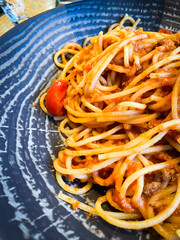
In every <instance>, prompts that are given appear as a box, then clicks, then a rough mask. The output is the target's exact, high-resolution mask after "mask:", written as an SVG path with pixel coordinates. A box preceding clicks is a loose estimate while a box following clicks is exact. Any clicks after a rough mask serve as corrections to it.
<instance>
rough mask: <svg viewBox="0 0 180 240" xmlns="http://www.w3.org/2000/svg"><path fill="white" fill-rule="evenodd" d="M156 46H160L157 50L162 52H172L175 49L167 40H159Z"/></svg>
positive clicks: (169, 40) (170, 41) (172, 43)
mask: <svg viewBox="0 0 180 240" xmlns="http://www.w3.org/2000/svg"><path fill="white" fill-rule="evenodd" d="M158 45H159V46H160V47H158V50H160V51H163V52H169V51H173V50H174V49H175V48H176V46H175V44H174V42H173V41H172V40H171V39H169V38H163V39H161V40H159V42H158Z"/></svg>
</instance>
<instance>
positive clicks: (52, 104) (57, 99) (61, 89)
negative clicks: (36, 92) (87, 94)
mask: <svg viewBox="0 0 180 240" xmlns="http://www.w3.org/2000/svg"><path fill="white" fill-rule="evenodd" d="M66 89H67V82H66V81H62V80H61V81H60V80H56V81H54V82H53V84H52V85H51V87H50V88H49V89H48V91H47V95H46V108H47V110H48V112H49V113H50V114H51V115H53V116H61V115H63V114H64V98H65V95H66Z"/></svg>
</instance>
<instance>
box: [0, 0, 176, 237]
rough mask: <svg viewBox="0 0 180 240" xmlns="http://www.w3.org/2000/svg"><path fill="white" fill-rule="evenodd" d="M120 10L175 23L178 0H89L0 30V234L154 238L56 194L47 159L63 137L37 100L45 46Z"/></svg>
mask: <svg viewBox="0 0 180 240" xmlns="http://www.w3.org/2000/svg"><path fill="white" fill-rule="evenodd" d="M125 13H128V14H129V15H131V16H132V17H134V18H138V17H140V18H141V22H140V24H139V26H140V27H143V28H144V29H145V30H153V31H156V30H158V29H159V28H167V29H170V30H172V31H174V32H175V31H178V30H180V24H179V15H180V6H179V0H177V1H169V0H166V1H163V0H154V1H151V0H144V1H137V0H136V1H135V0H134V1H130V0H124V1H123V0H117V1H115V0H113V1H112V0H108V1H107V0H106V1H105V0H96V1H93V0H92V1H83V2H77V3H74V4H70V5H66V6H65V7H60V8H56V9H53V10H50V11H47V12H45V13H43V14H40V15H38V16H36V17H33V18H32V19H30V20H27V21H25V22H23V23H22V24H20V25H18V26H16V27H15V28H13V29H12V30H11V31H9V32H8V33H6V34H5V35H3V36H2V37H1V38H0V51H1V54H0V239H3V240H11V239H13V240H22V239H35V240H43V239H45V240H49V239H50V240H57V239H68V240H83V239H86V240H88V239H89V240H90V239H91V240H95V239H99V238H102V239H108V240H110V239H111V240H118V239H119V240H120V239H121V240H123V239H129V240H132V239H133V240H139V239H141V240H143V239H149V240H150V239H159V236H157V234H156V233H155V232H154V231H153V230H152V229H149V230H144V231H131V230H125V229H118V228H116V227H114V226H111V225H110V224H108V223H106V222H105V221H103V220H102V219H101V218H99V217H90V218H88V217H87V214H86V213H84V212H83V211H81V210H77V211H76V212H75V211H73V210H72V208H71V206H69V205H68V204H66V203H64V202H63V201H61V200H59V199H57V198H56V194H57V193H58V192H59V191H62V190H61V189H60V187H59V186H58V184H57V182H56V180H55V177H54V170H53V167H52V161H53V160H54V159H55V158H56V156H57V153H58V151H59V150H60V149H61V147H62V146H63V142H62V140H61V139H60V138H59V134H58V132H57V126H56V123H55V122H54V121H53V120H52V119H51V118H49V117H48V116H47V115H45V114H44V113H43V112H42V110H41V109H40V107H39V103H38V102H39V96H40V94H41V93H42V92H43V91H44V89H45V87H46V85H47V83H48V82H49V80H50V79H51V80H52V79H54V78H55V77H56V74H58V72H59V70H58V68H57V67H56V66H55V65H54V63H53V53H54V52H55V51H57V50H58V49H60V48H61V47H62V46H63V45H65V44H66V43H68V42H72V41H76V42H78V43H82V41H83V39H85V38H86V37H87V36H92V35H96V34H97V33H98V32H99V31H100V30H102V29H103V30H104V31H106V30H107V27H108V26H109V25H111V24H112V23H114V22H117V21H119V20H120V19H121V18H122V16H123V15H124V14H125ZM103 192H104V189H98V187H96V186H95V188H94V189H93V190H91V191H90V192H89V193H88V194H87V195H86V199H88V202H92V203H93V202H94V201H95V199H96V198H97V196H98V195H99V193H100V194H101V193H102V194H103ZM77 199H79V200H82V201H83V200H84V199H85V196H82V197H80V196H78V197H77Z"/></svg>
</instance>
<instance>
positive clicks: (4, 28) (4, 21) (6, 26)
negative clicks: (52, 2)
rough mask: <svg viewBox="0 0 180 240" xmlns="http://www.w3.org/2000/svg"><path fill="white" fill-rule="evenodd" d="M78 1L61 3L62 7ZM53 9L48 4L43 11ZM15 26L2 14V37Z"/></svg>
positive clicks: (0, 32) (0, 30) (0, 28)
mask: <svg viewBox="0 0 180 240" xmlns="http://www.w3.org/2000/svg"><path fill="white" fill-rule="evenodd" d="M76 1H77V0H69V1H61V2H60V6H61V5H62V6H63V5H65V4H69V3H72V2H76ZM49 9H51V8H50V7H49V5H48V4H47V6H45V8H44V9H43V11H46V10H49ZM14 26H15V25H14V24H13V23H12V22H11V20H10V19H9V18H8V17H7V16H6V15H5V14H2V15H1V16H0V36H2V35H3V34H4V33H6V32H7V31H9V30H10V29H12V28H13V27H14Z"/></svg>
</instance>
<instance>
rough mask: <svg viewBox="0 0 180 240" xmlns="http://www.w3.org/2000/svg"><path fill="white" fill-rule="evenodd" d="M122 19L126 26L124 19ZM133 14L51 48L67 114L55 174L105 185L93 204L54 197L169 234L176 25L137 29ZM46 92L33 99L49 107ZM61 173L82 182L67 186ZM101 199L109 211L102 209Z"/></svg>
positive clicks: (176, 142)
mask: <svg viewBox="0 0 180 240" xmlns="http://www.w3.org/2000/svg"><path fill="white" fill-rule="evenodd" d="M127 20H129V21H131V23H132V26H131V27H125V22H126V21H127ZM138 22H139V19H138V20H137V21H134V19H133V18H131V17H129V16H128V15H127V14H126V15H125V17H124V18H123V19H122V21H121V22H120V24H118V23H117V24H116V23H115V24H113V25H112V26H110V28H109V31H108V32H107V33H106V34H103V32H100V33H99V35H98V36H95V37H92V38H88V39H86V41H85V43H84V44H83V47H81V46H80V45H78V44H76V43H69V44H67V45H66V46H65V47H63V48H62V49H61V50H59V51H58V52H57V53H56V54H55V56H54V61H55V63H56V65H57V66H59V67H60V68H62V69H63V70H62V72H61V74H60V76H59V79H58V80H57V81H63V82H66V83H67V91H66V96H65V98H64V99H63V100H62V99H61V103H62V101H63V106H64V108H65V110H66V113H67V115H64V116H63V117H62V116H61V117H60V118H63V120H62V121H61V122H60V125H59V130H60V131H61V132H62V133H64V134H65V135H67V139H66V145H67V146H66V148H65V149H64V150H62V151H60V152H59V154H58V158H57V159H56V160H55V161H54V168H55V170H56V177H57V181H58V183H59V185H60V186H61V187H62V188H63V189H64V190H66V191H67V192H70V193H73V194H82V193H86V192H87V191H89V190H90V189H91V188H92V186H93V184H98V185H100V186H106V187H109V190H108V191H107V193H106V195H105V196H102V197H99V198H98V199H97V201H96V204H95V206H94V207H90V206H88V205H86V204H83V203H80V202H78V201H76V200H75V199H72V198H70V197H69V196H67V195H65V194H62V193H59V194H58V197H59V198H61V199H63V200H64V201H67V202H69V203H71V204H72V205H73V206H76V207H74V208H77V207H79V208H82V209H83V210H85V211H87V212H89V213H91V214H97V215H99V216H101V217H102V218H103V219H104V220H106V221H107V222H109V223H111V224H113V225H115V226H118V227H120V228H127V229H142V228H148V227H153V228H154V229H155V230H156V231H157V232H158V233H159V234H160V235H161V236H163V237H164V238H165V239H171V240H176V239H179V235H180V233H179V232H180V174H179V173H180V157H179V152H180V119H179V114H180V105H179V102H180V100H179V99H180V97H179V90H180V33H176V34H169V32H167V31H164V32H163V31H160V32H145V31H143V29H142V28H139V29H136V27H137V24H138ZM89 41H90V44H88V42H89ZM68 54H71V58H70V60H68V58H67V57H68ZM46 94H48V93H45V94H44V95H43V96H42V97H41V100H40V105H41V108H42V109H43V110H44V111H45V112H46V113H47V114H49V111H48V110H47V108H46ZM61 105H62V104H61ZM64 177H66V178H67V179H69V181H74V179H79V180H80V181H81V182H87V184H86V185H85V186H84V187H82V188H73V187H72V186H70V185H68V184H67V183H66V182H65V181H64ZM104 202H108V203H109V204H110V205H111V206H113V207H114V208H115V209H116V211H115V212H110V211H105V210H104V209H103V207H102V204H103V203H104ZM117 210H118V212H117Z"/></svg>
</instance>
